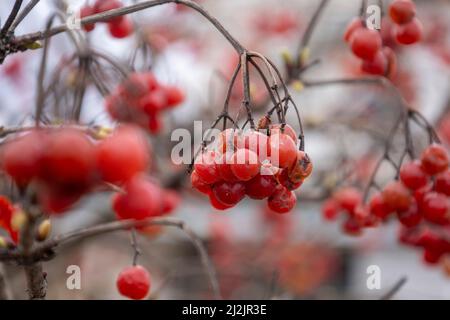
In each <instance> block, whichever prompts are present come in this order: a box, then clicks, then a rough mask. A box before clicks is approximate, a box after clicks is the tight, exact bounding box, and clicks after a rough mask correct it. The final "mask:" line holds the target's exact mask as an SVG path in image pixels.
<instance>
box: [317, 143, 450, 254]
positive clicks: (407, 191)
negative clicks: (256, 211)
mask: <svg viewBox="0 0 450 320" xmlns="http://www.w3.org/2000/svg"><path fill="white" fill-rule="evenodd" d="M399 178H400V179H399V180H398V181H392V182H390V183H389V184H387V185H386V186H385V187H384V188H383V190H382V191H381V192H379V193H376V194H374V195H373V196H372V197H371V199H370V201H369V203H368V204H367V205H366V204H363V201H362V194H361V192H359V191H358V190H357V189H354V188H343V189H341V190H339V191H337V192H336V193H335V194H334V195H333V197H332V198H331V199H329V200H327V201H326V202H325V203H324V206H323V208H322V214H323V216H324V218H325V219H327V220H334V219H336V218H337V217H338V215H339V214H340V213H341V212H342V211H345V212H347V213H348V219H347V220H346V221H345V223H344V225H343V230H344V232H346V233H348V234H360V233H361V231H362V229H363V228H364V227H371V226H375V225H377V224H378V223H379V222H384V221H387V220H388V219H389V218H390V217H391V216H392V214H393V213H395V215H396V217H397V219H398V220H399V222H400V223H401V225H402V226H403V227H404V228H405V229H410V230H416V229H417V227H419V226H423V225H430V226H437V227H439V226H443V227H448V226H450V170H449V156H448V153H447V151H446V150H445V148H444V147H442V146H441V145H438V144H432V145H430V146H429V147H427V148H426V149H425V150H424V151H423V153H422V155H421V158H420V160H414V161H411V162H408V163H404V164H403V165H402V166H401V168H400V172H399ZM406 234H408V232H406V231H405V232H404V233H403V235H402V238H401V240H402V241H403V242H407V241H406V240H405V239H407V237H406V236H405V235H406ZM428 235H429V232H427V237H428ZM437 238H438V237H437ZM408 239H409V238H408ZM438 239H439V241H438V242H439V243H440V245H439V250H437V249H436V248H435V247H434V245H435V243H434V242H433V244H431V245H430V244H429V241H425V242H423V247H424V248H425V255H426V261H428V262H430V261H429V260H430V259H431V258H430V255H433V256H434V257H436V259H437V260H436V262H437V261H438V260H439V259H438V258H440V257H441V256H442V255H443V254H445V253H450V243H448V242H447V240H445V239H444V238H442V239H441V238H438ZM409 241H412V240H411V239H410V240H409ZM430 241H431V240H430ZM419 242H420V241H419ZM420 243H422V242H420ZM442 243H444V244H445V243H447V245H442ZM416 245H419V243H416ZM443 248H447V249H446V250H444V249H443ZM438 253H439V255H438Z"/></svg>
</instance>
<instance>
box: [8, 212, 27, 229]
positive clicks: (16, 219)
mask: <svg viewBox="0 0 450 320" xmlns="http://www.w3.org/2000/svg"><path fill="white" fill-rule="evenodd" d="M26 223H27V215H26V213H25V212H23V211H22V210H20V209H19V210H17V211H15V212H14V213H13V216H12V218H11V228H12V229H13V230H14V231H16V232H19V231H20V230H21V229H22V227H23V226H24V225H25V224H26Z"/></svg>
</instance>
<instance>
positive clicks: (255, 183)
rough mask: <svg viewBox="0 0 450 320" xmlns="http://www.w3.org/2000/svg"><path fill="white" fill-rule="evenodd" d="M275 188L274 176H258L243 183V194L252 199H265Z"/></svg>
mask: <svg viewBox="0 0 450 320" xmlns="http://www.w3.org/2000/svg"><path fill="white" fill-rule="evenodd" d="M276 186H277V182H276V180H275V178H274V176H272V175H260V174H258V175H257V176H256V177H254V178H253V179H251V180H249V181H247V182H246V183H245V192H246V194H247V195H248V196H249V197H250V198H252V199H265V198H267V197H269V196H271V195H272V194H273V193H274V192H275V189H276Z"/></svg>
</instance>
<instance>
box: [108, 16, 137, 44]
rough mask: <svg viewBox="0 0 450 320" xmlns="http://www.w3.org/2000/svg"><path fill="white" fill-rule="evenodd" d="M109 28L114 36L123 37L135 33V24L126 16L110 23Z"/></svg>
mask: <svg viewBox="0 0 450 320" xmlns="http://www.w3.org/2000/svg"><path fill="white" fill-rule="evenodd" d="M108 30H109V33H110V34H111V36H113V37H114V38H117V39H122V38H126V37H128V36H129V35H130V34H132V33H133V30H134V26H133V22H132V21H131V20H130V19H129V18H124V19H122V20H121V21H120V22H118V23H113V22H110V23H108Z"/></svg>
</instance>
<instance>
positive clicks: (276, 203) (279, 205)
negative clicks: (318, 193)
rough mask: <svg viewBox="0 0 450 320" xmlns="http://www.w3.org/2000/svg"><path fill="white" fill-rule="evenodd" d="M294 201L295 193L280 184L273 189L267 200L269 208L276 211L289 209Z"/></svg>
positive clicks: (295, 199) (287, 210) (281, 211)
mask: <svg viewBox="0 0 450 320" xmlns="http://www.w3.org/2000/svg"><path fill="white" fill-rule="evenodd" d="M296 203H297V196H296V195H295V193H294V192H293V191H290V190H288V189H286V188H284V187H281V186H280V187H278V188H277V189H276V190H275V192H274V193H273V194H272V195H271V196H270V197H269V199H268V201H267V204H268V206H269V208H270V209H272V210H273V211H275V212H277V213H287V212H289V211H291V210H292V209H293V208H294V207H295V204H296Z"/></svg>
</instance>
